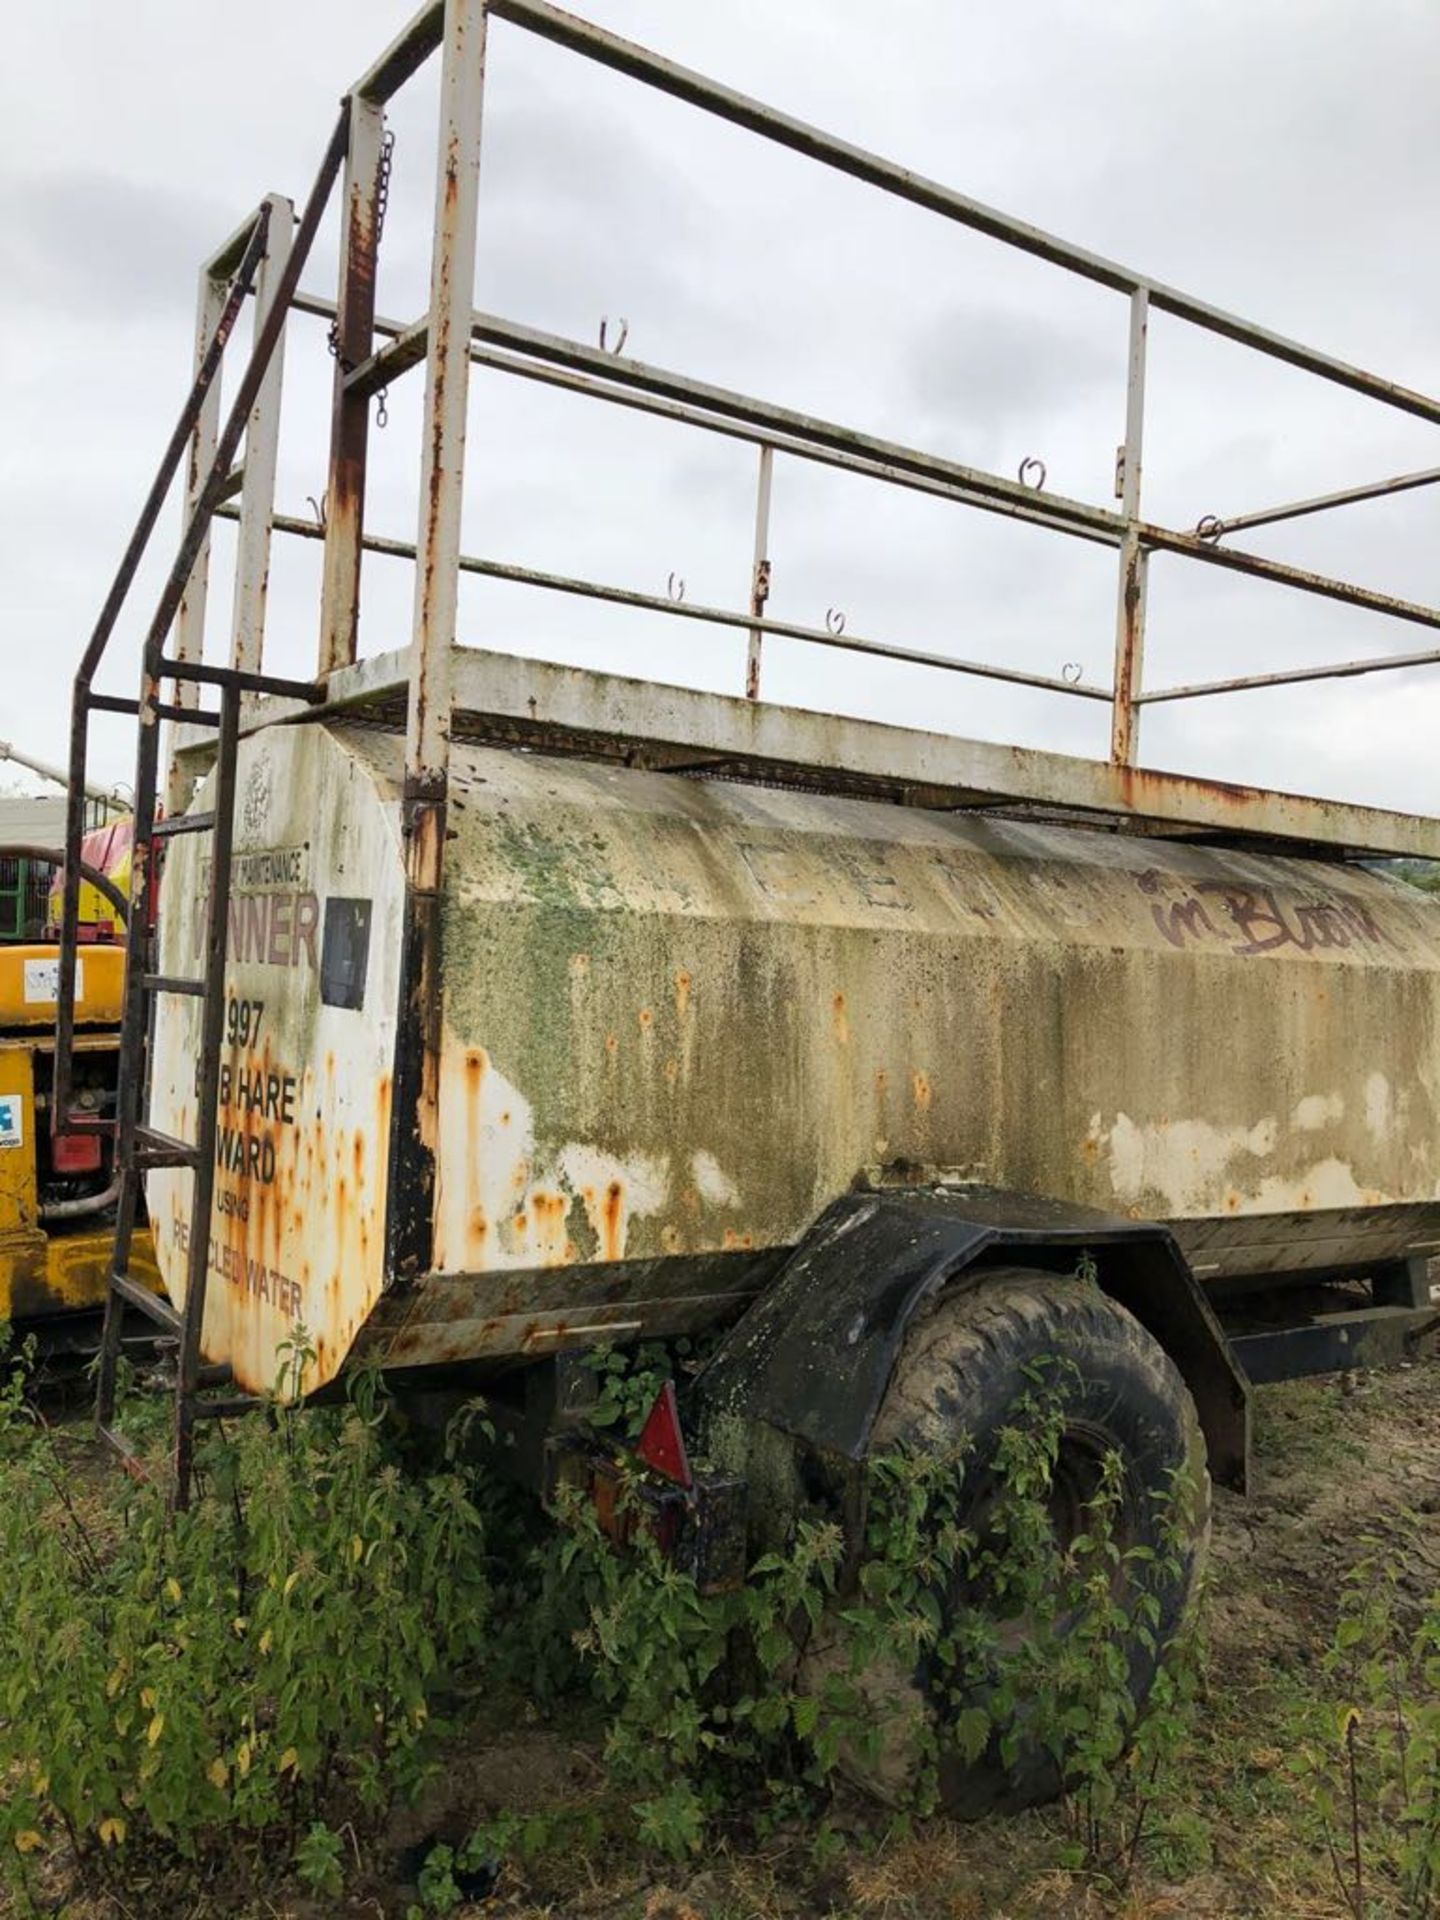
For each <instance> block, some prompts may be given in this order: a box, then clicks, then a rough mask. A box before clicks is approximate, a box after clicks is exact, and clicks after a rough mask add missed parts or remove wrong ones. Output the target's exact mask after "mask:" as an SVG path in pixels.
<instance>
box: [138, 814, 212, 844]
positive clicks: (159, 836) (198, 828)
mask: <svg viewBox="0 0 1440 1920" xmlns="http://www.w3.org/2000/svg"><path fill="white" fill-rule="evenodd" d="M214 825H215V816H214V814H213V813H172V814H171V815H170V816H169V817H168V818H167V819H165V820H157V821H156V822H155V824H154V826H153V827H151V829H150V838H151V839H152V840H173V839H174V838H175V836H176V834H177V833H209V832H210V830H211V829H212V828H213V826H214Z"/></svg>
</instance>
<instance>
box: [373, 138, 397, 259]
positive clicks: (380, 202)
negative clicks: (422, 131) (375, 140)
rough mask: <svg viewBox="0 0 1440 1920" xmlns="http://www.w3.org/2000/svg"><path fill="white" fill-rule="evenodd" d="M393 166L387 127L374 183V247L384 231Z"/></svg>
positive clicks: (392, 150) (392, 147)
mask: <svg viewBox="0 0 1440 1920" xmlns="http://www.w3.org/2000/svg"><path fill="white" fill-rule="evenodd" d="M394 164H395V135H394V134H393V133H392V132H391V131H390V129H389V128H388V127H387V128H386V130H385V135H384V138H383V139H382V140H381V142H380V172H379V174H378V176H377V178H376V181H375V245H376V246H377V247H378V246H379V245H380V237H381V235H382V234H383V233H384V231H385V214H386V211H387V210H388V208H389V205H390V171H391V168H392V167H393V166H394Z"/></svg>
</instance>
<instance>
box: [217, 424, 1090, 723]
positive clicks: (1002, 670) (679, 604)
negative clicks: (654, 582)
mask: <svg viewBox="0 0 1440 1920" xmlns="http://www.w3.org/2000/svg"><path fill="white" fill-rule="evenodd" d="M766 451H768V449H764V448H762V456H763V454H764V452H766ZM760 498H761V500H762V501H763V498H764V495H763V490H762V492H761V495H760ZM216 518H217V519H219V520H233V519H235V518H236V509H235V508H233V507H228V506H222V507H219V508H217V509H216ZM759 519H760V516H759V514H758V513H757V543H756V544H757V547H758V546H759V545H760V544H761V542H760V540H759V538H758V535H759V533H760V526H759ZM275 531H276V532H277V533H285V534H289V535H291V536H292V537H293V538H296V539H300V540H323V539H324V537H325V529H324V528H322V527H320V526H319V525H317V524H316V523H315V522H314V521H313V520H302V519H300V518H299V516H298V515H295V514H277V515H276V516H275ZM361 544H362V545H363V546H364V549H365V551H366V552H367V553H378V554H386V555H388V556H389V557H390V558H391V559H395V560H412V561H413V560H414V559H415V558H416V549H415V544H414V542H413V541H410V540H392V539H389V538H387V537H386V536H384V535H383V534H375V533H367V534H365V535H364V536H363V538H362V543H361ZM455 564H456V567H457V570H458V571H459V572H461V573H471V574H477V575H480V576H481V577H483V578H484V579H487V580H500V581H504V582H507V583H508V584H510V585H511V586H521V587H539V588H542V589H543V590H544V591H546V592H548V593H566V594H573V595H575V596H577V597H579V598H582V599H586V600H601V601H604V602H606V603H607V604H608V605H610V606H618V607H635V608H637V609H639V610H641V611H643V612H645V613H663V614H668V615H670V616H672V617H673V618H675V619H677V620H697V621H700V622H701V623H702V624H704V625H707V626H715V627H746V628H748V629H749V630H750V633H751V635H752V636H755V635H757V634H759V635H764V634H767V633H768V634H775V635H776V636H777V637H778V638H780V639H782V640H805V641H808V642H810V643H811V644H812V645H814V646H817V647H831V648H833V649H835V651H837V652H840V653H859V654H868V655H871V656H873V657H874V658H876V659H880V660H900V661H904V662H906V663H908V664H910V665H914V666H924V667H939V668H942V669H943V670H944V671H946V672H948V673H962V674H968V675H973V676H975V677H977V678H979V679H984V680H1004V681H1008V682H1009V683H1010V684H1012V685H1014V686H1019V687H1035V688H1038V689H1039V690H1040V691H1041V692H1044V693H1066V694H1071V695H1073V696H1074V697H1076V698H1077V699H1081V700H1100V701H1103V702H1104V703H1105V705H1106V706H1108V705H1109V704H1110V689H1109V688H1108V687H1095V686H1090V685H1088V684H1087V683H1086V682H1085V681H1083V680H1062V679H1059V678H1058V677H1056V676H1055V675H1053V674H1046V673H1027V672H1026V671H1025V670H1024V668H1022V667H1001V666H996V665H994V664H993V663H991V662H989V661H981V660H964V659H960V658H958V657H957V656H955V655H953V654H948V653H926V652H924V651H922V650H921V649H919V648H915V647H902V646H896V645H895V644H893V643H892V642H890V641H887V640H872V639H866V638H865V637H864V636H862V635H860V634H855V633H849V632H835V631H832V630H831V629H830V628H828V627H809V626H803V625H801V624H799V623H798V622H796V621H793V620H767V619H760V618H759V610H758V608H757V607H756V606H755V605H754V601H753V596H752V604H751V606H750V607H749V608H747V609H746V610H744V611H743V612H742V611H740V610H738V609H734V608H730V607H709V606H706V605H704V604H703V602H700V601H694V600H674V599H671V598H670V597H669V596H668V595H666V594H659V593H640V592H637V591H636V590H635V589H634V588H631V587H614V586H607V585H605V584H603V583H602V582H601V581H598V580H582V579H577V578H575V577H573V576H571V575H569V574H563V573H547V572H545V571H544V570H543V569H541V568H538V567H517V566H512V565H511V564H509V563H508V562H506V561H503V560H486V559H483V558H482V557H481V556H479V555H478V554H470V553H462V554H460V555H459V556H458V558H457V560H456V563H455ZM757 573H758V563H757ZM752 644H754V640H753V638H752ZM753 657H754V659H755V661H756V666H757V672H758V661H759V655H758V653H757V654H755V655H754V656H753ZM745 697H746V698H747V699H750V700H753V699H756V698H757V697H758V688H757V691H756V692H752V691H751V690H750V686H749V684H748V677H747V685H746V696H745Z"/></svg>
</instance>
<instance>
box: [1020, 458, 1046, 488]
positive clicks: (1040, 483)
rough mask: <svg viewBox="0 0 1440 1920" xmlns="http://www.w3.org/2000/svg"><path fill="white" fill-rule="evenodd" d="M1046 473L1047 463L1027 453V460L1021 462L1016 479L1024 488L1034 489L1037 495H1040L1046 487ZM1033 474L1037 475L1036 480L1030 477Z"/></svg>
mask: <svg viewBox="0 0 1440 1920" xmlns="http://www.w3.org/2000/svg"><path fill="white" fill-rule="evenodd" d="M1045 471H1046V469H1045V462H1044V461H1043V460H1037V459H1036V458H1035V456H1034V454H1031V453H1027V454H1026V456H1025V458H1024V459H1023V460H1022V461H1021V462H1020V468H1019V472H1018V473H1017V474H1016V478H1017V479H1018V480H1019V482H1020V484H1021V486H1022V487H1032V488H1033V489H1034V490H1035V492H1036V493H1040V492H1042V491H1043V490H1044V486H1045ZM1031 474H1035V475H1037V476H1038V478H1036V479H1034V480H1032V479H1030V478H1029V476H1030V475H1031Z"/></svg>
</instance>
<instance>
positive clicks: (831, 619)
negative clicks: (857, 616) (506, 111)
mask: <svg viewBox="0 0 1440 1920" xmlns="http://www.w3.org/2000/svg"><path fill="white" fill-rule="evenodd" d="M825 631H826V632H827V633H833V634H834V636H835V638H836V639H837V640H838V639H839V638H840V636H841V634H842V633H844V631H845V615H844V614H843V613H842V612H841V611H840V609H839V607H827V608H826V609H825Z"/></svg>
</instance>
